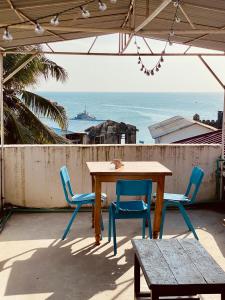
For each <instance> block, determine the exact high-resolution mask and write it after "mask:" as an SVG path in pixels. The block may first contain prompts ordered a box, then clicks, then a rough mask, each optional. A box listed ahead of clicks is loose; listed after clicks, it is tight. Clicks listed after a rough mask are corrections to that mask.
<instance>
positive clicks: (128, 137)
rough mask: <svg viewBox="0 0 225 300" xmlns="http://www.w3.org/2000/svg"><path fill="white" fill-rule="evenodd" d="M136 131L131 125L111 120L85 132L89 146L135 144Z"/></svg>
mask: <svg viewBox="0 0 225 300" xmlns="http://www.w3.org/2000/svg"><path fill="white" fill-rule="evenodd" d="M137 131H138V129H137V128H136V127H135V126H133V125H130V124H125V123H123V122H120V123H118V122H115V121H111V120H107V121H105V122H103V123H101V124H98V125H96V126H92V127H89V128H87V129H86V130H85V132H87V134H88V143H89V144H136V133H137Z"/></svg>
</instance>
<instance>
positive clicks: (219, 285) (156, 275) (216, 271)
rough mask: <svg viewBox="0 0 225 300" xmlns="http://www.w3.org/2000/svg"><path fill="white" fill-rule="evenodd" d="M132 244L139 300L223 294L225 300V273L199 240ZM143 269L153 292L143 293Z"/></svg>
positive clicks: (136, 241) (172, 240) (149, 241)
mask: <svg viewBox="0 0 225 300" xmlns="http://www.w3.org/2000/svg"><path fill="white" fill-rule="evenodd" d="M132 243H133V246H134V255H135V257H134V293H135V297H136V299H141V298H143V297H145V299H146V298H148V299H151V300H158V299H160V298H159V297H161V296H173V297H174V296H197V295H199V294H221V299H222V300H225V272H224V271H223V270H222V268H221V267H220V266H219V265H218V264H217V263H216V262H215V261H214V259H213V258H212V257H211V256H210V255H209V254H208V253H207V252H206V250H205V249H204V248H203V247H202V246H201V244H200V243H199V242H198V241H197V240H194V239H182V240H177V239H170V240H132ZM140 268H141V269H142V272H143V274H144V277H145V280H146V282H147V285H148V287H149V289H150V290H151V293H143V292H141V291H140ZM166 299H169V298H166ZM170 299H171V298H170ZM172 299H174V298H172ZM182 299H184V298H182ZM185 299H187V298H185ZM188 299H189V298H188ZM197 299H199V298H197ZM211 299H213V298H211Z"/></svg>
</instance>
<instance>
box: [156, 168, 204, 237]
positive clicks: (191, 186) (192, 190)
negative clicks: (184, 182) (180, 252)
mask: <svg viewBox="0 0 225 300" xmlns="http://www.w3.org/2000/svg"><path fill="white" fill-rule="evenodd" d="M203 176H204V172H203V170H202V169H201V168H199V167H197V166H196V167H194V168H193V170H192V173H191V177H190V180H189V183H188V186H187V190H186V192H185V194H169V193H165V194H164V205H163V210H162V221H161V226H160V235H159V237H160V239H161V238H162V235H163V226H164V221H165V215H166V209H167V207H171V206H175V207H178V208H179V210H180V212H181V214H182V216H183V218H184V221H185V223H186V225H187V227H188V228H189V230H190V231H192V233H193V235H194V237H195V238H196V240H198V236H197V234H196V232H195V229H194V227H193V225H192V223H191V220H190V218H189V216H188V214H187V212H186V210H185V208H184V207H185V205H186V204H193V203H194V202H195V199H196V196H197V193H198V191H199V188H200V185H201V182H202V179H203Z"/></svg>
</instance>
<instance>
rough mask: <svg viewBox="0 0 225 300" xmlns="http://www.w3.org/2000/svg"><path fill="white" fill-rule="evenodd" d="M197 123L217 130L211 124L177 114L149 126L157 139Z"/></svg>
mask: <svg viewBox="0 0 225 300" xmlns="http://www.w3.org/2000/svg"><path fill="white" fill-rule="evenodd" d="M195 124H198V125H199V126H202V127H206V128H208V129H210V130H211V131H216V130H217V129H216V128H214V127H212V126H209V125H206V124H203V123H200V122H197V121H193V120H189V119H186V118H184V117H182V116H175V117H172V118H169V119H166V120H164V121H162V122H158V123H155V124H153V125H151V126H149V127H148V128H149V131H150V133H151V135H152V137H153V138H154V139H155V138H158V137H161V136H164V135H167V134H169V133H172V132H174V131H177V130H180V129H183V128H187V127H191V126H193V125H195Z"/></svg>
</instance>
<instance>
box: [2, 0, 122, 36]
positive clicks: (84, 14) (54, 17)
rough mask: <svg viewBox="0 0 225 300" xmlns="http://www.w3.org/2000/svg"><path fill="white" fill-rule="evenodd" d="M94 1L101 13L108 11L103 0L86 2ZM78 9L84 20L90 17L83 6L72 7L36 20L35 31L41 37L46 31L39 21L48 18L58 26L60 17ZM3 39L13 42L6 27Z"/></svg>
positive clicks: (114, 0)
mask: <svg viewBox="0 0 225 300" xmlns="http://www.w3.org/2000/svg"><path fill="white" fill-rule="evenodd" d="M93 1H96V2H98V6H99V10H100V11H105V10H106V9H107V5H106V4H105V3H104V2H103V1H102V0H89V1H86V4H88V3H91V2H93ZM110 3H112V4H115V3H117V0H110ZM77 8H80V10H81V15H82V17H83V18H89V17H90V15H91V14H90V12H89V11H88V10H87V9H86V8H84V7H82V6H75V7H72V8H68V9H64V10H62V11H60V12H58V13H56V14H54V15H53V14H52V15H47V16H43V17H41V18H39V19H38V20H36V21H35V20H34V22H35V27H34V30H35V33H36V34H38V35H41V34H43V33H44V31H45V29H44V28H43V27H42V26H41V25H40V23H39V20H42V19H45V18H47V17H50V18H51V19H50V21H49V22H50V24H51V25H53V26H58V25H59V23H60V20H59V16H60V15H62V14H64V13H66V12H69V11H72V10H74V9H77ZM17 24H22V23H14V24H10V25H9V26H12V25H17ZM2 39H3V40H5V41H11V40H12V39H13V37H12V35H11V33H10V32H9V30H8V28H7V27H6V28H5V31H4V33H3V35H2Z"/></svg>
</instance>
